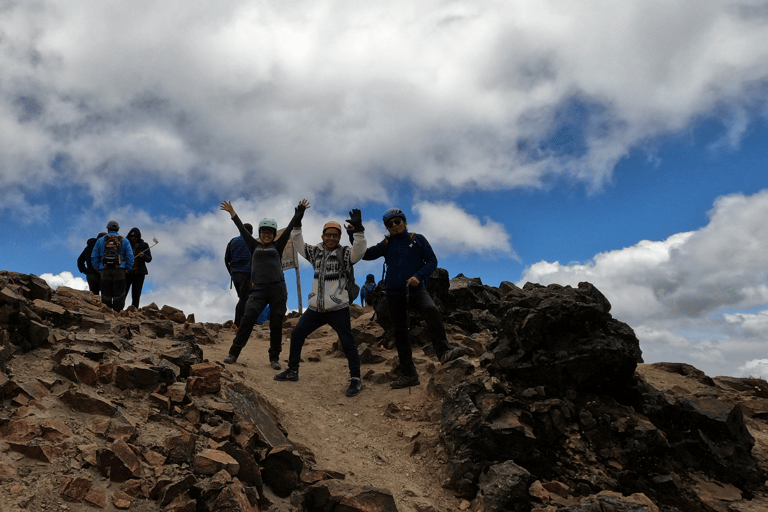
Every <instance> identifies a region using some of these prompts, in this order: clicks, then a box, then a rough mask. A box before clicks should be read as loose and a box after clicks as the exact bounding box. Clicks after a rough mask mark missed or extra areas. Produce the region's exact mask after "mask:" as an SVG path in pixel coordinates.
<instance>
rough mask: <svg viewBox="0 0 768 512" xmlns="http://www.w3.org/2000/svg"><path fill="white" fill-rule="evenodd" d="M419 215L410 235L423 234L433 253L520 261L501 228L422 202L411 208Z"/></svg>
mask: <svg viewBox="0 0 768 512" xmlns="http://www.w3.org/2000/svg"><path fill="white" fill-rule="evenodd" d="M413 210H414V211H415V212H416V213H418V214H419V219H418V221H417V222H415V223H413V224H412V226H411V228H409V230H410V231H417V232H420V233H423V234H424V235H425V236H426V237H427V239H428V240H429V243H430V245H432V246H433V248H435V249H439V250H440V251H442V252H447V253H454V254H456V253H458V254H468V253H485V254H491V255H496V256H509V257H512V258H514V259H516V260H517V261H520V257H519V256H518V255H517V254H515V252H514V251H513V250H512V245H511V243H510V236H509V233H507V231H506V229H505V227H504V225H503V224H501V223H499V222H495V221H493V220H491V219H488V218H486V219H484V222H481V220H480V219H479V218H477V217H476V216H474V215H470V214H468V213H467V212H466V211H464V210H463V209H462V208H461V207H460V206H458V205H457V204H455V203H429V202H421V203H418V204H415V205H414V206H413Z"/></svg>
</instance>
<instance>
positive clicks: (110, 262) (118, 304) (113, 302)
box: [91, 220, 133, 312]
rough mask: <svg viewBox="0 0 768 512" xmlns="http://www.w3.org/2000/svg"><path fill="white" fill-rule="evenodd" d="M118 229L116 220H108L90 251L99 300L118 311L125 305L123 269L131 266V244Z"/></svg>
mask: <svg viewBox="0 0 768 512" xmlns="http://www.w3.org/2000/svg"><path fill="white" fill-rule="evenodd" d="M119 230H120V225H119V224H118V223H117V222H116V221H114V220H111V221H109V223H107V234H106V235H104V236H103V237H101V238H99V239H98V240H96V244H95V245H94V246H93V252H92V253H91V264H92V265H93V268H95V269H96V270H98V271H99V279H100V283H99V287H100V288H101V302H102V303H103V304H106V305H107V306H108V307H110V308H111V309H112V310H113V311H118V312H119V311H122V310H123V307H124V306H125V271H126V269H129V268H132V267H133V250H132V249H131V244H130V243H128V242H126V241H125V240H123V237H122V236H120V235H119V234H118V231H119Z"/></svg>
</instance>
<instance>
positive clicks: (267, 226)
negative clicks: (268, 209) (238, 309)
mask: <svg viewBox="0 0 768 512" xmlns="http://www.w3.org/2000/svg"><path fill="white" fill-rule="evenodd" d="M307 208H309V202H308V201H307V200H306V199H302V200H301V202H299V206H297V207H296V213H295V214H294V216H293V218H292V219H291V221H290V222H289V223H288V227H286V228H285V231H283V234H282V235H280V238H277V239H275V238H276V236H277V222H275V220H274V219H262V220H261V222H259V227H258V229H259V231H258V235H259V238H254V237H253V235H251V234H250V233H249V232H248V230H247V229H245V226H244V225H243V223H242V222H241V221H240V217H238V216H237V213H235V209H234V207H233V206H232V203H230V202H229V201H224V202H223V203H221V209H222V210H224V211H226V212H229V214H230V215H231V216H232V222H234V223H235V225H236V226H237V229H238V230H240V236H242V237H243V240H245V244H246V245H247V246H248V250H249V251H250V252H251V291H250V295H249V297H248V301H247V302H246V303H245V311H244V312H243V317H242V319H241V320H240V325H239V326H238V330H237V334H236V335H235V339H234V340H232V346H231V347H230V348H229V355H228V356H227V357H226V358H225V359H224V362H225V363H227V364H232V363H234V362H235V361H237V358H238V357H239V356H240V352H241V351H242V350H243V347H245V344H246V343H248V338H249V337H250V336H251V332H253V326H254V325H256V321H257V319H258V318H259V315H261V313H262V311H263V310H264V308H266V307H267V306H269V310H270V313H269V364H270V365H271V366H272V368H273V369H275V370H279V369H280V361H279V359H278V358H279V357H280V351H281V350H282V341H283V340H282V338H283V321H284V320H285V311H286V302H287V300H288V289H287V288H286V286H285V276H284V274H283V265H282V258H283V250H284V249H285V246H286V245H287V244H288V240H289V239H290V237H291V230H293V226H295V225H296V223H297V222H299V223H300V222H301V218H302V217H303V216H304V211H305V210H306V209H307Z"/></svg>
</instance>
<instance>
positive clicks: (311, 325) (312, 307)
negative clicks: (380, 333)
mask: <svg viewBox="0 0 768 512" xmlns="http://www.w3.org/2000/svg"><path fill="white" fill-rule="evenodd" d="M349 217H350V218H349V219H347V222H348V223H349V224H350V225H351V226H352V228H353V229H354V234H353V235H352V236H353V242H352V247H351V248H350V247H345V246H342V245H341V244H340V243H339V242H340V241H341V234H342V229H341V225H340V224H339V223H338V222H334V221H330V222H327V223H326V224H325V226H323V234H322V242H321V243H319V244H317V245H309V244H306V243H304V237H303V235H302V234H301V227H294V228H293V231H292V232H291V241H292V243H293V246H294V247H295V248H296V250H297V251H298V253H299V254H301V255H302V256H303V257H304V258H306V259H307V261H309V262H310V263H311V264H312V267H313V268H314V269H315V277H314V280H313V281H312V292H311V293H310V294H309V301H308V302H309V305H308V307H307V310H306V311H305V312H304V314H302V315H301V318H299V321H298V323H297V324H296V327H294V328H293V332H292V333H291V351H290V355H289V357H288V369H287V370H285V371H284V372H282V373H278V374H277V375H275V380H278V381H297V380H299V362H300V361H301V349H302V347H303V346H304V341H305V340H306V339H307V336H309V335H310V334H312V333H313V332H314V331H315V330H317V329H318V328H320V327H322V326H323V325H330V326H331V328H332V329H333V330H334V331H336V334H338V335H339V340H340V341H341V347H342V349H343V350H344V355H346V356H347V362H348V366H349V373H350V378H351V379H350V384H349V388H348V389H347V391H346V395H347V396H356V395H358V394H359V393H360V391H361V390H362V389H363V381H362V379H361V378H360V355H359V354H358V352H357V343H356V342H355V337H354V336H353V334H352V322H351V320H350V316H349V304H350V302H351V301H350V300H349V292H348V290H347V286H348V284H351V283H348V279H349V270H350V269H351V267H352V265H354V264H355V263H357V262H358V261H360V260H361V259H362V257H363V254H365V250H366V248H367V245H366V242H365V235H364V233H363V232H364V231H365V228H364V227H363V222H362V215H361V213H360V210H357V209H355V210H352V211H351V212H349Z"/></svg>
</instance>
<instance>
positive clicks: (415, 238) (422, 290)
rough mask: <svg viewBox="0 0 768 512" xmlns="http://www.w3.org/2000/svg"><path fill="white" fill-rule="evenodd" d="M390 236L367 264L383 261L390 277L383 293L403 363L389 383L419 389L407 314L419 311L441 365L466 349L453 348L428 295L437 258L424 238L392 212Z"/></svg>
mask: <svg viewBox="0 0 768 512" xmlns="http://www.w3.org/2000/svg"><path fill="white" fill-rule="evenodd" d="M382 220H383V221H384V227H385V228H387V231H388V234H387V235H386V237H385V238H384V240H382V241H381V242H379V243H378V244H376V245H374V246H372V247H369V248H368V249H367V250H366V251H365V254H364V255H363V259H364V260H375V259H378V258H382V257H383V258H384V262H385V263H386V265H387V273H386V276H385V278H384V293H385V295H386V297H387V307H388V310H389V316H390V317H391V318H392V323H393V325H394V330H395V346H396V347H397V355H398V358H399V359H400V377H399V378H398V379H396V380H394V381H392V382H391V383H390V386H392V387H393V388H395V389H398V388H405V387H409V386H418V385H419V376H418V373H417V372H416V366H415V365H414V364H413V354H412V351H411V344H410V341H409V339H408V336H409V334H408V310H409V309H415V310H416V311H418V312H419V313H420V314H421V316H422V318H423V319H424V321H425V322H426V324H427V332H428V333H429V337H430V338H431V340H432V347H433V348H434V349H435V354H436V355H437V358H438V359H439V360H440V362H441V363H447V362H448V361H452V360H454V359H457V358H459V357H461V356H462V355H464V349H463V348H461V347H457V346H452V345H450V344H449V343H448V340H447V339H446V336H445V326H444V324H443V319H442V317H441V316H440V312H439V311H438V310H437V306H435V303H434V301H433V300H432V297H430V295H429V293H428V292H427V288H426V283H427V280H428V279H429V277H430V276H431V275H432V273H433V272H434V271H435V270H436V269H437V256H435V253H434V251H433V250H432V247H431V246H430V245H429V242H428V241H427V239H426V238H425V237H424V236H423V235H419V234H416V233H409V232H408V227H407V226H408V222H407V220H406V218H405V213H403V211H402V210H400V209H399V208H390V209H389V210H387V211H386V212H384V215H383V216H382Z"/></svg>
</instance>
